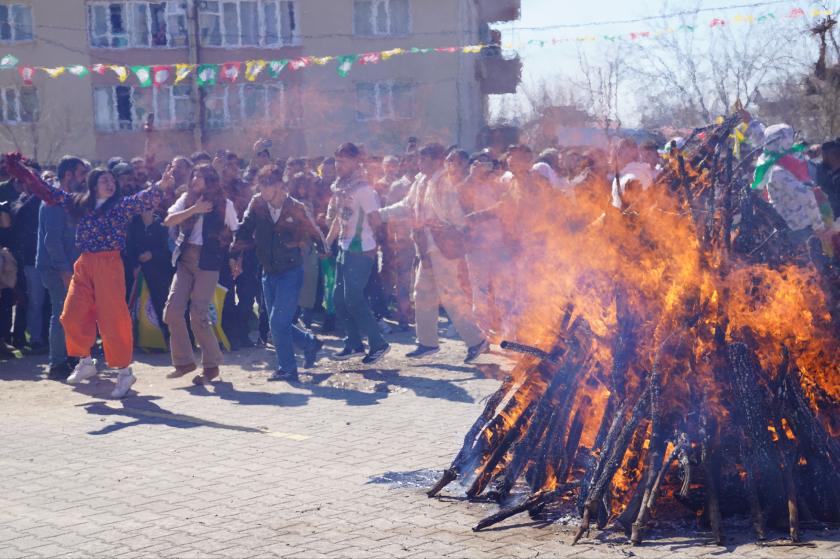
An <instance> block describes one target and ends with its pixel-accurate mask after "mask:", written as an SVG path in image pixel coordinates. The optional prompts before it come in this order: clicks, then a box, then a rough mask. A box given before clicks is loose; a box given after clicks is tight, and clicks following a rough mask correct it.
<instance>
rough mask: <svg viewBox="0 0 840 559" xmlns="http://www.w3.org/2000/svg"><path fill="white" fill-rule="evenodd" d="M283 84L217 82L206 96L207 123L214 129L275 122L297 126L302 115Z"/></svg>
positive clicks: (205, 121) (205, 113) (205, 120)
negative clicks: (293, 108)
mask: <svg viewBox="0 0 840 559" xmlns="http://www.w3.org/2000/svg"><path fill="white" fill-rule="evenodd" d="M285 93H286V92H285V91H284V88H283V86H282V84H259V83H256V84H255V83H247V84H239V85H217V86H216V87H214V88H213V89H211V90H209V91H208V93H207V95H206V97H205V98H204V124H205V126H206V127H207V128H210V129H221V128H229V127H231V126H233V125H234V124H237V123H240V122H242V123H247V122H254V121H271V122H277V123H278V124H280V125H286V126H288V127H294V126H297V125H299V118H298V115H297V113H296V112H295V111H292V107H291V106H290V105H289V104H287V103H286V99H285Z"/></svg>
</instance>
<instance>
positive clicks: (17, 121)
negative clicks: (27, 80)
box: [0, 85, 41, 126]
mask: <svg viewBox="0 0 840 559" xmlns="http://www.w3.org/2000/svg"><path fill="white" fill-rule="evenodd" d="M12 91H14V96H15V98H14V105H15V106H14V110H15V118H13V119H10V118H7V116H8V112H7V106H8V97H9V93H10V92H12ZM24 93H32V94H33V95H34V96H35V106H34V108H33V110H32V117H31V118H28V119H25V118H23V117H24V112H23V106H24V105H23V102H22V101H21V99H23V97H24ZM40 117H41V98H40V96H39V95H38V88H36V87H35V86H34V85H24V86H14V85H7V86H1V87H0V125H5V126H19V125H22V124H34V123H36V122H38V121H39V120H40Z"/></svg>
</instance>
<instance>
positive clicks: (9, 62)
mask: <svg viewBox="0 0 840 559" xmlns="http://www.w3.org/2000/svg"><path fill="white" fill-rule="evenodd" d="M833 15H840V9H838V10H828V9H822V8H814V9H805V8H791V9H787V10H786V11H785V12H784V13H778V14H777V13H773V12H767V13H764V14H761V15H753V14H737V15H734V16H732V17H730V18H723V17H714V18H711V19H710V20H708V22H707V23H706V24H705V25H704V24H701V23H698V24H696V25H687V24H682V25H680V26H678V27H676V28H666V29H661V30H658V31H647V30H643V31H631V32H623V33H618V34H601V35H594V34H590V35H581V36H575V37H554V38H548V39H529V40H527V41H521V42H519V43H518V44H513V43H503V44H501V45H485V44H476V45H465V46H443V47H404V48H403V47H397V48H392V49H388V50H383V51H372V52H364V53H356V54H340V55H332V56H303V57H300V58H295V59H292V60H288V59H281V60H260V59H256V60H245V61H231V62H225V63H223V64H209V63H208V64H199V65H195V64H174V65H173V64H152V65H138V66H130V67H127V66H122V65H119V64H92V65H90V66H86V65H82V64H68V65H64V66H56V67H43V66H28V65H22V64H21V63H20V60H18V58H17V57H15V56H14V55H11V54H7V55H5V56H3V57H0V70H17V72H18V73H19V74H20V76H21V78H22V79H23V82H24V84H26V85H32V83H33V81H34V79H35V77H36V75H37V71H38V70H40V71H42V72H44V73H45V74H47V75H48V76H49V77H50V78H58V77H59V76H61V75H63V74H65V73H67V74H70V75H73V76H76V77H79V78H84V77H86V76H88V75H89V74H91V73H95V74H99V75H100V76H104V75H105V74H106V73H107V70H111V71H112V72H114V74H115V75H116V76H117V79H118V80H119V82H120V83H125V82H126V81H127V80H128V77H129V75H132V74H133V75H134V77H135V78H136V79H137V82H138V83H139V85H140V87H151V86H154V87H161V86H163V85H165V84H166V83H167V82H169V81H170V80H172V79H173V78H174V83H175V84H180V83H181V82H183V81H184V80H186V79H187V78H188V77H189V76H190V75H192V74H193V73H194V74H195V79H196V83H197V84H198V86H199V87H212V86H214V85H215V84H216V82H217V81H223V82H227V83H236V82H237V81H239V79H240V77H242V76H243V75H244V79H245V80H247V81H249V82H253V81H256V80H257V78H259V76H260V75H261V74H262V73H263V72H265V73H266V74H267V75H268V77H269V78H272V79H278V78H279V77H280V74H281V72H282V71H283V70H284V69H285V68H287V67H288V68H289V70H290V71H298V70H302V69H304V68H308V67H311V66H326V65H327V64H330V63H331V62H334V63H336V66H335V70H336V73H337V74H338V75H339V76H340V77H342V78H346V77H347V76H348V75H349V74H350V72H351V70H352V69H353V68H354V67H355V66H356V65H357V64H358V65H368V64H378V63H379V62H383V61H387V60H390V59H391V58H393V57H396V56H404V55H419V54H457V53H463V54H480V53H482V52H483V51H484V50H485V49H488V48H493V49H495V51H496V52H498V50H499V49H500V48H501V49H503V50H505V51H516V50H519V49H522V48H529V47H536V48H545V47H551V46H556V45H559V44H562V43H582V42H594V41H607V42H610V43H615V42H617V41H630V42H638V41H642V40H645V39H651V38H656V37H661V36H663V35H667V34H673V33H695V32H697V31H699V30H701V29H704V28H706V29H713V30H717V29H729V28H732V27H734V26H739V25H761V24H767V23H768V22H778V21H780V20H795V19H799V18H806V17H808V16H810V17H812V18H820V17H828V16H833ZM243 69H244V72H243Z"/></svg>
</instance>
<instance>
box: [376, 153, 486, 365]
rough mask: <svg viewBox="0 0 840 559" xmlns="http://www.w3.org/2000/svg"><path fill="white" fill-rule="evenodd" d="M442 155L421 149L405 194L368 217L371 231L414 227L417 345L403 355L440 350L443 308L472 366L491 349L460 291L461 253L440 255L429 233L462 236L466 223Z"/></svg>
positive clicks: (426, 353) (468, 299)
mask: <svg viewBox="0 0 840 559" xmlns="http://www.w3.org/2000/svg"><path fill="white" fill-rule="evenodd" d="M445 155H446V150H445V148H444V147H443V146H442V145H440V144H428V145H426V146H424V147H423V148H422V149H421V150H420V174H419V175H417V178H416V180H415V181H414V184H412V185H411V190H409V193H408V195H407V196H406V197H405V198H404V199H403V200H401V201H400V202H397V203H396V204H393V205H391V206H388V207H386V208H382V209H381V210H379V211H378V212H373V213H372V214H370V216H369V218H370V221H371V224H372V225H373V227H374V229H376V228H378V226H379V225H380V223H381V222H383V221H386V222H387V221H389V220H399V219H403V220H410V221H411V222H412V224H413V227H414V242H415V244H416V246H417V252H418V254H419V256H420V266H419V268H418V270H417V279H416V281H415V285H414V305H415V312H414V314H415V322H416V325H417V326H416V328H417V344H418V345H417V348H416V349H415V350H414V351H411V352H409V353H408V354H407V355H406V357H409V358H419V357H424V356H427V355H432V354H435V353H437V352H438V351H440V347H439V345H438V328H437V327H438V308H439V307H440V305H443V308H444V309H446V313H447V314H448V315H449V318H450V319H451V320H452V323H453V324H454V325H455V328H456V329H457V330H458V334H459V335H460V336H461V339H463V340H464V342H465V343H466V344H467V347H468V351H467V357H466V359H465V360H464V362H465V363H471V362H472V361H474V360H475V359H476V358H477V357H478V356H479V355H481V354H482V353H485V352H486V351H487V350H488V349H489V344H488V342H487V340H486V339H485V337H484V334H483V333H482V332H481V330H480V329H479V328H478V326H477V325H476V321H475V318H474V316H473V312H472V301H471V300H470V297H469V296H468V295H467V294H466V293H465V292H464V291H463V289H461V287H460V278H459V273H460V272H459V269H460V268H461V264H462V261H463V254H462V255H460V256H455V257H452V254H451V253H450V255H449V256H450V258H447V257H446V256H444V254H443V252H442V251H441V249H440V247H438V245H437V244H436V242H435V234H434V233H433V229H435V230H437V231H441V230H444V229H445V230H446V231H447V232H448V234H450V235H452V234H455V235H462V234H463V233H462V231H463V229H464V227H465V225H466V223H465V220H464V213H463V210H462V209H461V205H460V202H459V200H458V192H457V190H456V189H455V187H454V186H452V185H450V184H449V181H447V180H446V178H445V176H444V168H443V162H444V157H445ZM439 240H440V238H439Z"/></svg>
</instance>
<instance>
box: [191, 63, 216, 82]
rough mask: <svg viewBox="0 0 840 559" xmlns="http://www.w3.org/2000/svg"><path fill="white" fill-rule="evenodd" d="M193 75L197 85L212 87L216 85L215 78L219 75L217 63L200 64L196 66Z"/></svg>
mask: <svg viewBox="0 0 840 559" xmlns="http://www.w3.org/2000/svg"><path fill="white" fill-rule="evenodd" d="M195 75H196V78H197V80H198V86H199V87H208V86H209V87H212V86H214V85H216V79H217V78H218V77H219V65H218V64H201V65H199V66H198V70H196V73H195Z"/></svg>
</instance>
